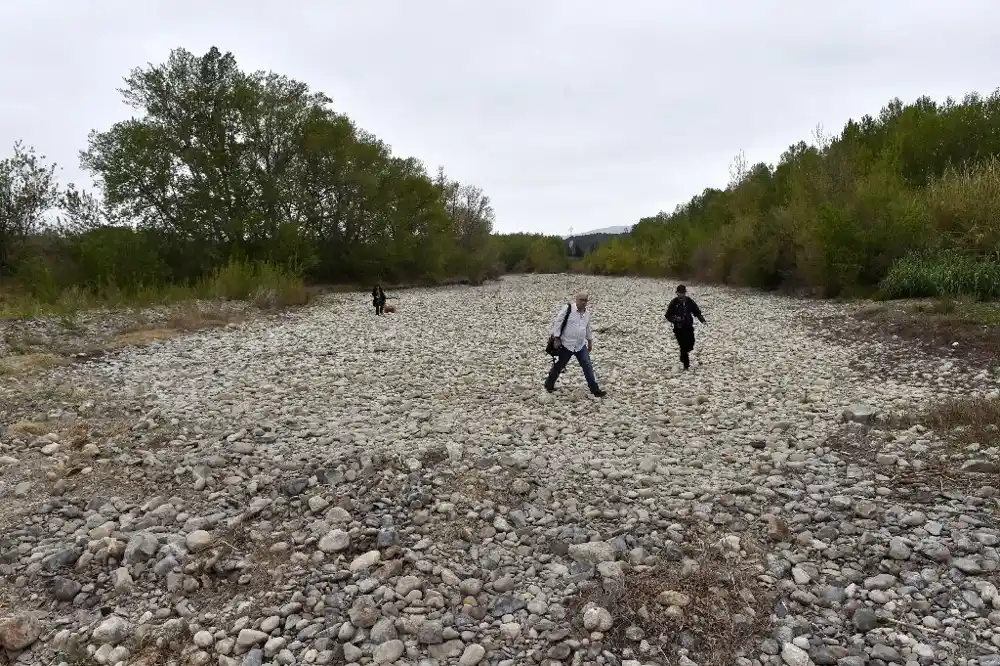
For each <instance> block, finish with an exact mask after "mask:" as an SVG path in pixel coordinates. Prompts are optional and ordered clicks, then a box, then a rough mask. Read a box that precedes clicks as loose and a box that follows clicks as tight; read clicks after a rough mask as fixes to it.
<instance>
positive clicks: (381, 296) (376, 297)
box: [372, 287, 385, 305]
mask: <svg viewBox="0 0 1000 666" xmlns="http://www.w3.org/2000/svg"><path fill="white" fill-rule="evenodd" d="M372 304H374V305H385V292H384V291H382V287H375V288H373V289H372Z"/></svg>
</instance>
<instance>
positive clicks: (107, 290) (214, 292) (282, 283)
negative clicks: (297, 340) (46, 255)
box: [0, 261, 312, 325]
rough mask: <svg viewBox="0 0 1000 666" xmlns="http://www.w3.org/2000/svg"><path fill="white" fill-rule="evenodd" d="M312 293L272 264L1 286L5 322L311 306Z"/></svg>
mask: <svg viewBox="0 0 1000 666" xmlns="http://www.w3.org/2000/svg"><path fill="white" fill-rule="evenodd" d="M311 298H312V292H311V291H310V290H309V289H308V288H307V287H306V285H305V283H304V282H303V281H302V279H301V278H300V277H299V276H297V275H295V274H294V273H291V272H289V271H287V270H285V269H284V268H282V267H281V266H279V265H277V264H273V263H270V262H243V261H230V262H229V263H228V264H226V265H224V266H222V267H220V268H218V269H216V270H215V271H214V272H213V273H212V274H210V275H208V276H206V277H205V278H203V279H201V280H199V281H197V282H195V283H193V284H190V285H178V284H134V285H125V286H122V285H116V284H108V285H104V286H100V287H93V288H82V287H79V286H70V287H67V288H65V289H62V290H58V291H55V290H35V291H33V290H32V289H31V288H30V286H28V287H27V288H24V287H18V286H17V285H15V284H14V283H7V284H6V285H0V318H8V319H33V318H38V317H45V316H57V317H61V318H62V319H63V320H64V321H65V322H66V323H67V325H73V317H74V316H75V315H76V313H78V312H82V311H86V310H101V309H109V310H122V309H129V308H141V307H152V306H157V305H171V304H176V303H183V302H189V301H195V300H229V301H245V302H248V303H250V304H252V305H254V306H255V307H258V308H261V309H281V308H288V307H296V306H301V305H306V304H307V303H309V301H310V299H311Z"/></svg>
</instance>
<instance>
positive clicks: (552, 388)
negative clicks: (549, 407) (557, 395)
mask: <svg viewBox="0 0 1000 666" xmlns="http://www.w3.org/2000/svg"><path fill="white" fill-rule="evenodd" d="M545 390H546V391H548V392H549V393H552V392H553V391H555V390H556V387H555V386H549V385H548V384H546V385H545Z"/></svg>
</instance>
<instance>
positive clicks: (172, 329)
mask: <svg viewBox="0 0 1000 666" xmlns="http://www.w3.org/2000/svg"><path fill="white" fill-rule="evenodd" d="M245 320H246V313H245V312H244V311H242V310H233V309H226V308H217V309H201V308H195V307H192V308H187V309H185V310H183V311H181V312H177V313H175V314H174V315H172V316H170V317H167V318H160V319H156V320H154V321H142V320H140V321H136V322H134V323H131V324H129V325H128V326H126V327H124V328H123V329H122V330H120V331H119V332H118V333H117V334H116V335H115V336H114V338H112V340H111V345H112V346H116V347H117V346H137V347H143V346H146V345H149V344H152V343H154V342H157V341H159V340H166V339H168V338H172V337H174V336H177V335H181V334H184V333H189V332H192V331H199V330H205V329H210V328H222V327H224V326H229V325H230V324H239V323H241V322H243V321H245Z"/></svg>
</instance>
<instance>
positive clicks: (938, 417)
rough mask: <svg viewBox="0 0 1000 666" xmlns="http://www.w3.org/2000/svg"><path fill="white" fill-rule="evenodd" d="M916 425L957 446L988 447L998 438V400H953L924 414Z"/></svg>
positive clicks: (999, 402)
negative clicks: (974, 445) (920, 424)
mask: <svg viewBox="0 0 1000 666" xmlns="http://www.w3.org/2000/svg"><path fill="white" fill-rule="evenodd" d="M920 422H921V423H922V424H923V425H925V426H927V427H928V428H930V429H931V430H934V431H935V432H937V433H939V434H940V435H942V436H944V437H946V438H947V439H949V440H950V441H952V442H953V443H955V444H957V445H972V444H980V445H982V446H989V445H991V444H992V443H994V442H996V441H997V439H998V437H1000V398H984V397H979V398H971V397H970V398H955V399H952V400H948V401H945V402H942V403H940V404H938V405H936V406H935V407H933V408H931V409H930V410H928V411H927V412H926V413H925V414H924V415H923V416H922V417H921V418H920Z"/></svg>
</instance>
